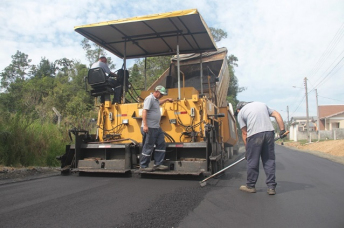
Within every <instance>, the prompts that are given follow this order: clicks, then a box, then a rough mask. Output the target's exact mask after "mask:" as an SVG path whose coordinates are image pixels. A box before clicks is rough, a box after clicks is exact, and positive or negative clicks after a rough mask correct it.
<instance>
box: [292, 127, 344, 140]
mask: <svg viewBox="0 0 344 228" xmlns="http://www.w3.org/2000/svg"><path fill="white" fill-rule="evenodd" d="M310 137H311V140H316V139H318V132H316V131H311V132H310ZM296 139H297V141H298V140H307V132H306V131H304V132H303V131H297V132H296ZM326 139H333V140H337V139H344V129H343V128H336V129H333V130H331V131H320V140H326ZM291 140H293V139H291Z"/></svg>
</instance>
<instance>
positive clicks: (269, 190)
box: [268, 188, 276, 195]
mask: <svg viewBox="0 0 344 228" xmlns="http://www.w3.org/2000/svg"><path fill="white" fill-rule="evenodd" d="M268 194H269V195H275V194H276V191H275V189H273V188H269V189H268Z"/></svg>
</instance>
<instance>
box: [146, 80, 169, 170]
mask: <svg viewBox="0 0 344 228" xmlns="http://www.w3.org/2000/svg"><path fill="white" fill-rule="evenodd" d="M164 95H167V92H166V89H165V87H163V86H161V85H159V86H157V87H155V90H154V92H153V93H151V94H150V95H149V96H147V97H146V98H145V100H144V102H143V109H142V125H141V133H142V135H143V140H142V143H143V147H142V153H141V158H140V170H141V171H148V172H151V171H154V170H167V169H168V167H167V166H165V165H163V164H162V162H163V160H164V158H165V152H166V143H165V135H164V133H163V131H162V129H161V127H160V119H161V113H160V105H162V104H164V103H165V102H167V101H169V102H173V99H172V98H167V99H164V100H160V98H162V97H163V96H164ZM154 145H155V146H156V147H155V151H154V167H153V168H150V167H148V166H149V163H150V160H151V154H152V152H153V149H154Z"/></svg>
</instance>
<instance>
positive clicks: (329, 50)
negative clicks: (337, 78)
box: [308, 23, 344, 82]
mask: <svg viewBox="0 0 344 228" xmlns="http://www.w3.org/2000/svg"><path fill="white" fill-rule="evenodd" d="M343 35H344V23H343V24H342V25H341V26H340V27H339V29H338V31H337V32H336V34H335V35H334V37H333V38H332V40H331V42H330V43H329V45H328V46H327V47H326V49H325V51H324V52H323V54H322V55H321V56H320V58H319V59H318V61H317V62H316V63H315V65H314V67H313V69H312V70H311V71H310V73H309V75H308V77H310V76H311V75H316V73H318V71H319V69H320V68H321V67H322V65H323V64H324V63H325V59H327V57H328V56H329V55H330V54H331V53H332V52H333V50H334V49H335V47H336V46H337V44H338V43H339V41H340V40H341V39H342V37H343ZM320 78H321V77H320ZM320 78H319V79H320ZM319 79H317V80H316V82H317V81H318V80H319Z"/></svg>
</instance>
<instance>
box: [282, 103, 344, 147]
mask: <svg viewBox="0 0 344 228" xmlns="http://www.w3.org/2000/svg"><path fill="white" fill-rule="evenodd" d="M318 111H319V126H317V117H315V116H310V117H309V133H310V139H311V140H312V139H313V140H314V139H343V138H344V105H319V106H318ZM289 131H290V134H289V139H290V140H294V141H298V140H304V139H308V136H307V118H306V117H304V116H295V117H292V118H291V121H290V128H289Z"/></svg>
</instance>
